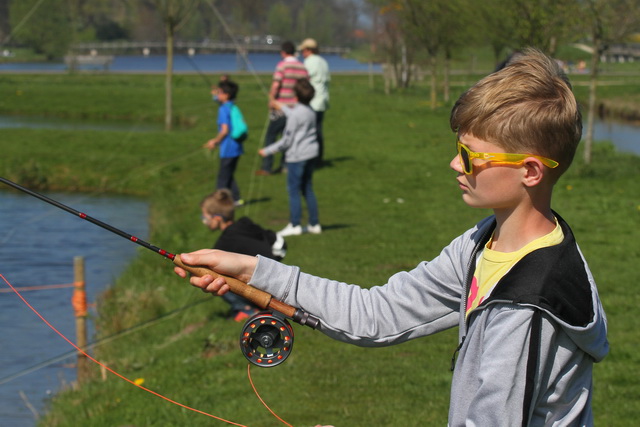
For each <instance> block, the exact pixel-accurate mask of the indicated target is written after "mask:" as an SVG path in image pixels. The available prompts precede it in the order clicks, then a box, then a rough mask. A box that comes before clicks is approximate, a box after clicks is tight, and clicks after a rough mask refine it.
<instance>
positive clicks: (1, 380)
mask: <svg viewBox="0 0 640 427" xmlns="http://www.w3.org/2000/svg"><path fill="white" fill-rule="evenodd" d="M16 289H17V290H18V291H20V290H21V289H20V288H16ZM0 291H6V292H15V291H14V290H13V289H0ZM209 301H210V300H209V299H208V298H204V299H201V300H198V301H195V302H193V303H191V304H188V305H185V306H182V307H180V308H176V309H174V310H172V311H170V312H168V313H165V314H163V315H162V316H159V317H156V318H154V319H151V320H147V321H146V322H142V323H139V324H137V325H135V326H132V327H130V328H127V329H124V330H122V331H120V332H117V333H115V334H112V335H109V336H107V337H104V338H101V339H99V340H96V341H94V342H92V343H89V344H87V345H86V346H84V347H82V349H83V350H85V351H88V350H92V349H94V348H96V347H98V346H101V345H103V344H108V343H110V342H112V341H115V340H116V339H119V338H123V337H125V336H127V335H130V334H132V333H134V332H138V331H139V330H141V329H144V328H148V327H150V326H154V325H156V324H158V323H160V322H161V321H164V320H167V319H170V318H171V317H173V316H175V315H176V314H178V313H180V312H182V311H184V310H187V309H190V308H193V307H195V306H196V305H199V304H202V303H204V302H209ZM75 354H77V352H76V351H75V350H72V351H68V352H66V353H63V354H60V355H58V356H54V357H52V358H50V359H48V360H45V361H42V362H40V363H37V364H35V365H33V366H30V367H28V368H25V369H23V370H21V371H19V372H15V373H13V374H10V375H7V376H6V377H3V378H0V385H2V384H6V383H8V382H10V381H13V380H15V379H16V378H19V377H22V376H24V375H27V374H30V373H31V372H35V371H37V370H40V369H42V368H44V367H46V366H49V365H52V364H54V363H56V362H59V361H61V360H65V359H68V358H69V357H71V356H73V355H75Z"/></svg>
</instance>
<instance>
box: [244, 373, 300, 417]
mask: <svg viewBox="0 0 640 427" xmlns="http://www.w3.org/2000/svg"><path fill="white" fill-rule="evenodd" d="M247 377H249V383H250V384H251V388H252V389H253V392H254V393H255V394H256V396H257V397H258V399H259V400H260V403H262V404H263V405H264V407H265V408H267V410H268V411H269V412H271V415H273V416H274V417H275V418H276V419H277V420H278V421H280V422H281V423H282V424H285V425H287V426H289V427H293V426H292V425H291V424H289V423H288V422H286V421H285V420H283V419H282V418H280V417H279V416H278V415H277V414H276V413H275V412H273V410H272V409H271V408H270V407H269V405H267V404H266V403H265V401H264V400H262V397H260V393H258V390H257V389H256V386H255V385H254V384H253V379H252V378H251V363H248V364H247Z"/></svg>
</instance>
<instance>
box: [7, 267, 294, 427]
mask: <svg viewBox="0 0 640 427" xmlns="http://www.w3.org/2000/svg"><path fill="white" fill-rule="evenodd" d="M0 277H1V278H2V280H4V282H5V283H6V284H7V285H9V287H10V288H11V289H12V290H13V292H15V294H16V295H18V297H19V298H20V299H21V300H22V302H24V303H25V304H26V306H27V307H29V308H30V309H31V311H33V312H34V313H35V314H36V316H38V317H39V318H40V319H41V320H42V321H43V322H44V323H45V324H46V325H47V326H48V327H50V328H51V329H53V331H54V332H55V333H57V334H58V335H60V336H61V337H62V339H64V340H65V341H66V342H68V343H69V344H71V346H72V347H73V348H75V349H76V350H78V351H79V352H80V353H82V354H83V355H84V356H85V357H87V358H88V359H89V360H91V361H92V362H94V363H96V364H97V365H99V366H101V367H103V368H104V369H106V370H107V371H109V372H111V373H112V374H113V375H115V376H117V377H119V378H121V379H123V380H125V381H126V382H128V383H129V384H131V385H134V386H136V387H138V388H140V389H142V390H144V391H146V392H148V393H151V394H153V395H155V396H157V397H159V398H161V399H164V400H166V401H167V402H170V403H173V404H174V405H178V406H180V407H182V408H185V409H188V410H190V411H193V412H197V413H198V414H202V415H206V416H208V417H211V418H215V419H216V420H219V421H222V422H225V423H227V424H232V425H234V426H239V427H247V426H245V425H244V424H238V423H234V422H233V421H228V420H225V419H224V418H220V417H216V416H215V415H212V414H209V413H207V412H204V411H201V410H199V409H195V408H192V407H190V406H187V405H184V404H182V403H180V402H176V401H175V400H171V399H169V398H168V397H165V396H163V395H161V394H159V393H157V392H155V391H153V390H150V389H148V388H146V387H143V386H141V385H138V384H136V383H135V382H134V381H131V380H130V379H129V378H127V377H125V376H123V375H121V374H119V373H117V372H116V371H114V370H113V369H111V368H109V367H108V366H106V365H104V364H103V363H101V362H99V361H97V360H96V359H94V358H93V357H91V356H89V355H88V354H87V353H85V352H84V351H83V350H82V349H81V348H80V347H78V346H77V345H75V344H74V343H73V342H72V341H71V340H69V339H68V338H67V337H65V336H64V335H63V334H62V333H61V332H60V331H58V330H57V329H56V328H55V327H54V326H53V325H52V324H51V323H49V322H48V321H47V319H45V318H44V317H43V316H42V315H41V314H40V313H39V312H38V311H37V310H36V309H35V308H33V307H32V306H31V304H29V302H27V300H26V299H24V298H23V297H22V295H20V293H19V292H18V291H17V289H16V288H14V287H13V285H12V284H11V283H9V281H8V280H7V279H6V278H5V277H4V276H3V275H2V274H1V273H0ZM252 386H253V384H252ZM254 390H255V388H254ZM256 394H257V391H256ZM258 398H259V399H260V396H258ZM260 401H262V399H260ZM263 405H264V402H263ZM265 406H266V405H265ZM267 409H268V407H267ZM269 410H270V409H269ZM270 411H271V410H270ZM271 413H272V414H273V412H271ZM274 416H275V414H274ZM276 417H277V416H276ZM278 419H280V418H278ZM287 425H288V424H287Z"/></svg>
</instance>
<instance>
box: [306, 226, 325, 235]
mask: <svg viewBox="0 0 640 427" xmlns="http://www.w3.org/2000/svg"><path fill="white" fill-rule="evenodd" d="M307 233H311V234H320V233H322V227H321V226H320V224H316V225H307Z"/></svg>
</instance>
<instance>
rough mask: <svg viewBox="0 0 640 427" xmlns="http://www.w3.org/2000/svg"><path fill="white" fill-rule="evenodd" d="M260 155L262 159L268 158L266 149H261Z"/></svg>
mask: <svg viewBox="0 0 640 427" xmlns="http://www.w3.org/2000/svg"><path fill="white" fill-rule="evenodd" d="M258 154H259V155H260V156H262V157H267V153H265V151H264V148H261V149H259V150H258Z"/></svg>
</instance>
